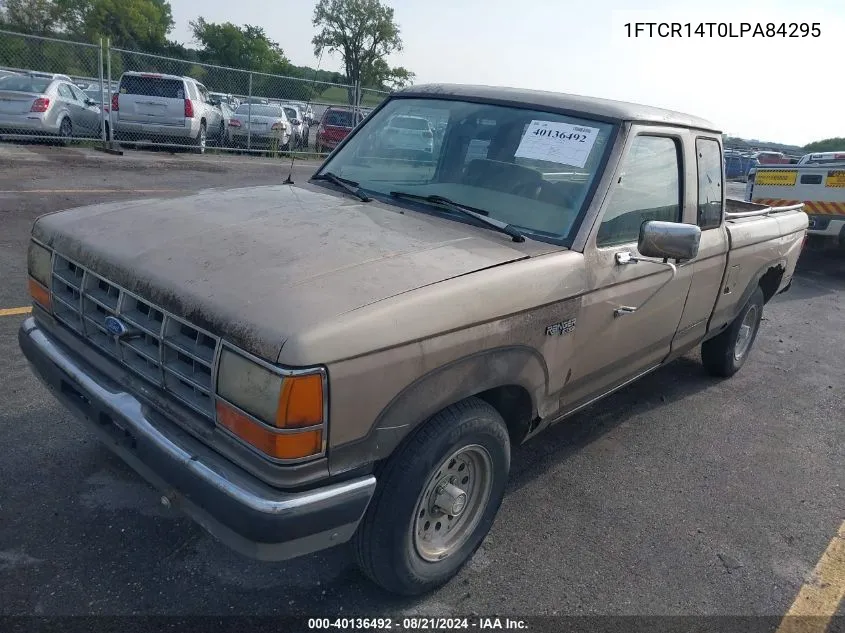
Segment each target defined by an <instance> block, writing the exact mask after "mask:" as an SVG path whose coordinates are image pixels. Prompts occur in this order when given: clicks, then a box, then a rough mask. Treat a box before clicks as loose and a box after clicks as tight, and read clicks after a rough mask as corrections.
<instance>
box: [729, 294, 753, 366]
mask: <svg viewBox="0 0 845 633" xmlns="http://www.w3.org/2000/svg"><path fill="white" fill-rule="evenodd" d="M756 322H757V306H756V305H755V306H751V307H750V308H749V309H748V312H746V313H745V317H744V318H743V319H742V324H741V325H740V326H739V334H738V336H737V338H736V345H735V346H734V360H740V359H742V357H743V356H745V353H746V352H747V351H748V348H749V347H750V346H751V336H752V335H753V334H754V326H755V324H756Z"/></svg>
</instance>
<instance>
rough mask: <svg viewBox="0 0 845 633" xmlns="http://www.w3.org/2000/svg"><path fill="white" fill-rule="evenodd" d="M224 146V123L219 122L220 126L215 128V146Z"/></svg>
mask: <svg viewBox="0 0 845 633" xmlns="http://www.w3.org/2000/svg"><path fill="white" fill-rule="evenodd" d="M225 146H226V124H225V123H223V122H222V121H221V122H220V128H219V129H218V130H217V147H225Z"/></svg>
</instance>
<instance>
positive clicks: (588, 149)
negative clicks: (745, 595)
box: [320, 98, 614, 245]
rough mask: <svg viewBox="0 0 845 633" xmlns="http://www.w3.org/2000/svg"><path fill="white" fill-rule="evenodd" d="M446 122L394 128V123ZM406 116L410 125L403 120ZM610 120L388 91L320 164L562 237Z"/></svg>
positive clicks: (597, 162) (570, 227)
mask: <svg viewBox="0 0 845 633" xmlns="http://www.w3.org/2000/svg"><path fill="white" fill-rule="evenodd" d="M400 122H401V127H412V126H413V127H412V129H420V128H421V127H423V128H424V129H433V130H442V133H438V134H436V135H434V137H433V138H432V134H430V133H428V134H425V133H416V134H409V135H407V136H402V137H397V136H396V133H391V130H392V129H394V128H395V127H398V126H399V125H400ZM406 124H407V125H406ZM613 131H614V126H613V125H612V124H610V123H605V122H600V121H594V120H591V119H587V118H581V117H575V116H569V115H563V114H555V113H551V112H543V111H540V110H532V109H528V108H525V109H523V108H516V107H506V106H496V105H488V104H483V103H473V102H467V101H453V100H439V99H416V98H414V99H411V98H394V99H392V100H391V101H389V102H388V103H387V104H386V105H385V106H384V107H383V108H382V109H381V110H379V111H378V112H377V113H375V114H374V115H372V116H371V117H369V118H368V119H367V120H366V121H365V123H364V124H363V126H362V127H361V128H359V130H358V131H357V132H356V133H355V134H354V135H353V136H352V137H351V138H350V139H349V140H348V141H347V143H346V144H345V145H344V146H343V147H342V148H341V149H340V150H339V151H338V152H337V153H336V154H335V155H334V156H332V157H331V158H330V159H329V160H328V161H327V162H326V163H325V164H324V165H323V167H322V168H321V170H320V171H321V172H331V173H333V174H335V175H337V176H339V177H341V178H346V179H348V180H350V181H353V182H357V183H359V185H360V188H361V189H362V190H364V191H366V192H367V193H372V194H376V195H378V194H381V195H384V196H389V195H390V193H391V192H397V191H398V192H403V193H410V194H415V195H419V196H432V195H433V196H442V197H445V198H448V199H449V200H451V201H453V202H455V203H457V204H460V205H465V206H468V207H472V208H473V209H476V210H480V211H482V212H484V213H486V214H488V216H489V217H490V218H493V219H496V220H500V221H502V222H506V223H508V224H511V225H513V226H514V227H517V228H518V229H519V230H520V231H521V232H523V233H525V234H526V236H528V237H533V238H535V239H542V240H544V241H551V242H554V243H557V244H564V245H565V244H567V243H568V242H570V241H571V239H572V238H573V237H574V235H575V232H576V231H577V228H578V223H579V220H580V217H581V215H582V214H583V212H584V211H585V210H586V207H587V204H588V203H589V197H590V196H591V194H592V189H593V187H592V185H593V183H594V181H595V180H596V179H597V178H598V177H599V176H600V174H601V169H602V165H603V162H604V160H605V157H606V155H607V153H608V151H609V148H610V144H611V143H610V140H611V136H612V133H613Z"/></svg>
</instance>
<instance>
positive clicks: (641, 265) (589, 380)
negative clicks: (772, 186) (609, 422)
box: [562, 126, 692, 409]
mask: <svg viewBox="0 0 845 633" xmlns="http://www.w3.org/2000/svg"><path fill="white" fill-rule="evenodd" d="M683 155H684V153H683V138H682V136H681V135H680V134H679V131H678V130H677V128H675V129H665V130H661V129H660V128H655V127H650V126H649V127H643V126H633V128H632V130H631V133H630V135H629V139H628V142H627V144H626V148H625V151H624V153H623V156H622V159H621V161H620V163H619V168H618V172H617V174H616V175H615V178H614V183H613V185H612V188H611V190H610V192H609V195H608V197H607V198H606V199H605V201H604V203H603V205H602V209H601V211H600V213H599V220H598V222H597V225H596V226H594V227H593V231H592V234H591V235H590V237H589V239H588V240H587V244H586V246H585V250H584V257H585V261H586V265H587V266H586V268H587V276H588V290H587V294H586V295H585V296H584V299H583V304H582V311H581V314H580V315H579V317H578V321H579V322H578V328H577V330H576V340H575V359H574V362H573V363H572V376H571V378H570V381H569V384H568V386H567V388H566V389H565V391H564V394H563V402H562V404H563V406H564V407H565V408H567V409H572V408H574V407H577V406H578V405H579V404H581V403H583V402H586V401H589V400H590V399H592V398H595V397H597V396H599V395H602V394H604V393H606V392H607V391H609V390H611V389H613V388H615V387H617V386H619V385H621V384H623V383H625V382H626V381H628V380H631V379H633V378H634V377H636V376H638V375H640V374H642V373H644V372H645V371H647V370H649V369H652V368H653V367H655V366H656V365H658V364H659V363H660V362H661V361H662V360H663V359H664V358H665V357H666V356H667V355H668V354H669V352H670V350H671V344H672V339H673V337H674V335H675V332H676V331H677V329H678V324H679V322H680V320H681V315H682V314H683V310H684V303H685V301H686V298H687V293H688V291H689V288H690V283H691V270H692V268H691V267H690V266H686V265H681V266H678V267H677V274H676V276H675V277H674V278H673V277H672V272H671V270H670V269H669V267H667V266H665V265H662V264H660V263H652V262H636V263H633V262H632V263H621V262H622V261H624V260H625V258H626V256H627V255H634V256H636V255H638V254H639V253H638V251H637V243H638V238H639V230H640V226H641V225H642V224H643V223H644V222H646V221H648V220H661V221H668V222H680V221H681V219H682V218H683V211H684V207H685V192H684V188H683V182H684V161H683ZM640 306H642V307H640ZM621 307H634V308H637V309H636V311H633V312H626V311H623V312H620V311H619V309H620V308H621Z"/></svg>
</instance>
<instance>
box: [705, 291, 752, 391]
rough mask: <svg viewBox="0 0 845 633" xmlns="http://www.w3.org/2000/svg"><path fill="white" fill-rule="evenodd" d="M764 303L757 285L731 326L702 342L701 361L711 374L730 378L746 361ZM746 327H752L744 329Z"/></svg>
mask: <svg viewBox="0 0 845 633" xmlns="http://www.w3.org/2000/svg"><path fill="white" fill-rule="evenodd" d="M764 303H765V298H764V297H763V291H762V290H761V289H760V288H759V287H758V288H757V289H756V290H755V291H754V294H752V295H751V298H750V299H749V300H748V302H747V303H746V304H745V305H744V306H743V308H742V310H740V312H739V314H738V315H737V317H736V318H735V319H734V320H733V322H732V323H731V324H730V326H729V327H728V329H726V330H725V331H724V332H722V333H721V334H719V335H718V336H716V337H714V338H711V339H710V340H708V341H705V342H704V343H702V344H701V361H702V363H704V367H705V369H707V371H708V372H709V373H710V374H711V375H712V376H720V377H723V378H729V377H730V376H733V375H734V374H735V373H736V372H738V371H739V370H740V368H741V367H742V366H743V365H744V364H745V361H746V360H747V359H748V354H749V353H750V352H751V348H752V347H753V346H754V340H755V339H756V338H757V332H758V331H759V330H760V320H761V319H762V317H763V304H764ZM743 326H748V327H749V328H750V330H748V331H747V332H743Z"/></svg>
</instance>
